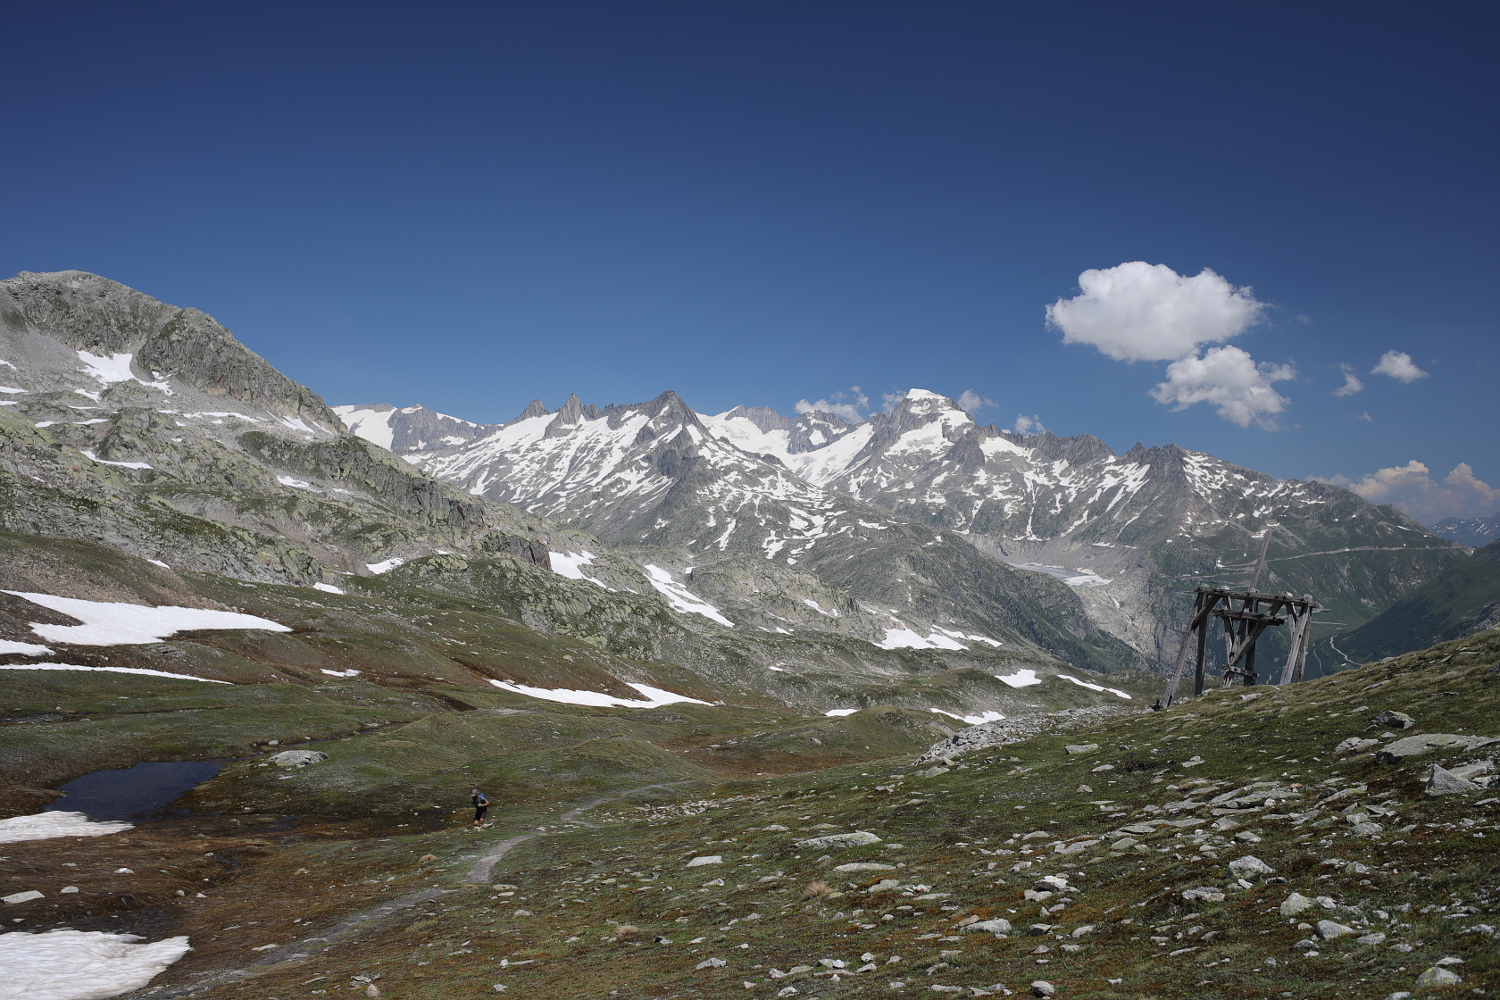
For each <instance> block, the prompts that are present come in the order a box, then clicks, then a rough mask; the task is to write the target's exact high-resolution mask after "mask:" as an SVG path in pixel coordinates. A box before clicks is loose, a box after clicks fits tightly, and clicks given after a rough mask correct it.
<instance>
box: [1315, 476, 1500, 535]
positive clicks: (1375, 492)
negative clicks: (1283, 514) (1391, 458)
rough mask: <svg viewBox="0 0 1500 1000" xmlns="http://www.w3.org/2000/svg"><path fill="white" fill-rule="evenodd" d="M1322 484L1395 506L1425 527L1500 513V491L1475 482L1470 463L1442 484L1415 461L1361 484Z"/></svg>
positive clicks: (1348, 481)
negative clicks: (1451, 519)
mask: <svg viewBox="0 0 1500 1000" xmlns="http://www.w3.org/2000/svg"><path fill="white" fill-rule="evenodd" d="M1320 481H1321V482H1325V483H1332V484H1334V485H1335V486H1343V487H1345V488H1347V489H1348V490H1350V491H1351V492H1354V493H1358V494H1359V495H1360V496H1362V497H1364V498H1365V499H1366V500H1368V501H1370V502H1371V503H1378V504H1394V505H1395V506H1396V507H1398V508H1399V509H1401V510H1404V511H1405V512H1406V513H1408V514H1410V515H1411V516H1412V517H1414V518H1416V519H1417V520H1419V521H1422V522H1424V523H1426V524H1432V523H1434V522H1436V521H1441V520H1442V519H1443V518H1445V517H1488V516H1489V515H1491V514H1493V513H1495V511H1496V510H1497V509H1500V490H1497V489H1495V488H1494V487H1492V486H1490V484H1488V483H1486V482H1484V481H1483V480H1481V479H1478V478H1476V477H1475V475H1474V470H1473V468H1472V467H1470V465H1469V463H1468V462H1459V463H1458V465H1456V466H1454V468H1453V471H1452V472H1450V473H1448V474H1447V475H1446V476H1444V477H1443V478H1442V479H1441V480H1435V479H1433V478H1432V476H1431V474H1430V470H1429V469H1428V468H1427V466H1425V465H1423V464H1422V463H1421V462H1418V461H1416V460H1412V461H1410V462H1407V463H1406V464H1405V465H1399V466H1394V467H1392V468H1389V469H1380V470H1378V471H1376V472H1373V473H1371V474H1370V475H1368V476H1365V477H1364V478H1363V479H1360V480H1358V481H1356V480H1352V479H1349V478H1347V477H1345V476H1333V477H1332V478H1330V479H1321V480H1320Z"/></svg>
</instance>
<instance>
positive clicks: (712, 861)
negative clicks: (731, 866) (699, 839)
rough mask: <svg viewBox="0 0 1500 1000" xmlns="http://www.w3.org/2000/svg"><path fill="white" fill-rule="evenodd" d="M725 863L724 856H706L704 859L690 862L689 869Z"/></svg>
mask: <svg viewBox="0 0 1500 1000" xmlns="http://www.w3.org/2000/svg"><path fill="white" fill-rule="evenodd" d="M723 863H724V856H723V855H722V854H705V855H703V856H702V857H698V858H694V859H693V860H691V861H689V862H688V863H687V867H689V868H701V867H702V866H704V865H722V864H723Z"/></svg>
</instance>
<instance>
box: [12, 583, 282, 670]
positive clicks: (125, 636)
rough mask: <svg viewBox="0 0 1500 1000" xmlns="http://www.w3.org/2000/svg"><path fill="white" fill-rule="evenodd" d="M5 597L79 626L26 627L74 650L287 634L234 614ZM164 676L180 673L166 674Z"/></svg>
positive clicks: (20, 594) (267, 623)
mask: <svg viewBox="0 0 1500 1000" xmlns="http://www.w3.org/2000/svg"><path fill="white" fill-rule="evenodd" d="M5 593H7V594H10V595H12V596H14V597H21V598H24V599H26V600H28V601H30V602H31V603H32V604H40V605H41V606H42V607H44V608H49V609H51V610H53V611H57V612H61V613H62V614H65V615H68V616H69V617H71V618H77V619H78V620H79V621H81V622H83V624H82V625H43V624H38V623H36V622H32V623H31V630H32V631H33V632H35V633H36V634H37V635H39V636H41V637H42V638H43V639H46V640H47V641H48V642H62V643H70V644H72V645H75V646H137V645H144V644H147V643H152V642H161V641H163V640H164V639H166V637H167V636H169V635H173V634H175V633H177V632H183V631H188V630H192V629H218V628H237V629H252V628H253V629H265V630H266V631H268V632H290V631H291V629H290V628H288V627H287V626H285V625H282V624H281V623H280V622H273V621H271V620H270V619H269V618H258V617H256V616H255V615H247V614H243V613H241V612H238V611H214V610H210V609H207V608H178V607H172V606H170V605H164V606H162V607H159V608H153V607H150V606H148V605H144V604H119V603H113V602H107V601H84V600H79V599H78V598H75V597H54V596H52V595H51V594H28V593H23V592H22V591H19V590H7V591H5ZM101 669H104V668H101ZM120 669H124V668H120ZM137 672H139V671H137ZM149 672H155V671H149ZM166 676H169V677H178V676H182V675H180V674H167V675H166Z"/></svg>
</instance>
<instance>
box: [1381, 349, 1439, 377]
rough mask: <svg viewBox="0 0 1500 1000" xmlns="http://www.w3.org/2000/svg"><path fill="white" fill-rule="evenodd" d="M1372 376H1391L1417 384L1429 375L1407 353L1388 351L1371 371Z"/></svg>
mask: <svg viewBox="0 0 1500 1000" xmlns="http://www.w3.org/2000/svg"><path fill="white" fill-rule="evenodd" d="M1370 374H1371V375H1389V376H1390V377H1391V378H1395V379H1400V380H1401V381H1403V382H1415V381H1416V380H1417V379H1419V378H1426V377H1427V374H1428V373H1427V372H1424V371H1423V370H1422V369H1420V368H1418V367H1417V365H1416V362H1414V361H1412V359H1411V355H1410V354H1407V353H1406V352H1405V351H1386V352H1385V353H1384V354H1382V355H1381V356H1380V360H1379V361H1377V362H1376V363H1375V367H1374V368H1371V369H1370Z"/></svg>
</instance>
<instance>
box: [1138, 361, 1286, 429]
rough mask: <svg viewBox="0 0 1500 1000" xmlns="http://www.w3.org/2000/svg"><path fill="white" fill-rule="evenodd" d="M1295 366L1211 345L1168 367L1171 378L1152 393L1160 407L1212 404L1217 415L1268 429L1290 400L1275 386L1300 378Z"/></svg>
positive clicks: (1246, 425) (1244, 424) (1243, 425)
mask: <svg viewBox="0 0 1500 1000" xmlns="http://www.w3.org/2000/svg"><path fill="white" fill-rule="evenodd" d="M1296 374H1297V373H1296V371H1295V370H1294V369H1293V368H1292V366H1291V365H1271V364H1260V365H1257V364H1256V363H1255V359H1254V358H1252V357H1250V355H1249V354H1247V353H1246V352H1245V351H1242V350H1240V349H1239V348H1238V347H1212V348H1209V350H1208V351H1207V352H1206V353H1205V354H1204V355H1203V357H1201V358H1200V357H1197V356H1194V357H1189V358H1182V359H1181V360H1179V361H1174V362H1172V363H1171V364H1170V365H1168V366H1167V380H1166V381H1165V382H1162V383H1160V384H1159V385H1157V387H1156V388H1155V389H1152V390H1151V396H1152V398H1154V399H1155V400H1156V401H1157V402H1158V403H1162V404H1164V405H1167V406H1171V407H1172V408H1173V409H1176V410H1182V409H1186V408H1187V407H1189V406H1192V405H1193V404H1194V403H1211V404H1212V405H1214V406H1216V407H1218V411H1219V416H1221V417H1223V418H1224V419H1225V420H1228V421H1230V422H1232V423H1236V424H1239V425H1240V426H1241V427H1249V426H1250V425H1251V424H1252V423H1254V424H1257V425H1259V426H1261V427H1264V428H1267V429H1270V428H1273V427H1275V426H1276V422H1275V420H1274V419H1273V418H1274V417H1275V415H1276V414H1278V413H1280V412H1281V411H1283V410H1285V409H1286V407H1287V405H1288V402H1289V401H1288V400H1287V398H1286V397H1285V396H1283V395H1281V394H1280V393H1279V392H1277V391H1276V390H1275V389H1274V388H1272V384H1273V383H1276V382H1284V381H1286V380H1288V379H1292V378H1295V377H1296Z"/></svg>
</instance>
